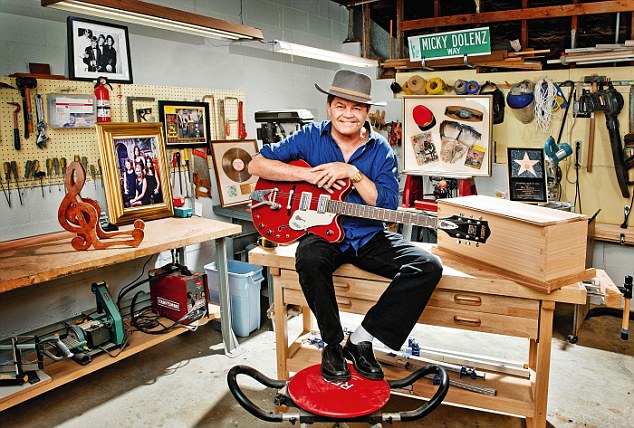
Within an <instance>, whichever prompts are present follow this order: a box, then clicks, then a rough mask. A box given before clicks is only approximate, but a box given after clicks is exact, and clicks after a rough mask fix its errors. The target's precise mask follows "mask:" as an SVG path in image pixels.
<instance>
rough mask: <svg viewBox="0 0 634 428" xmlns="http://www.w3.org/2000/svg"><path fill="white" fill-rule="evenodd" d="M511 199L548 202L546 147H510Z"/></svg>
mask: <svg viewBox="0 0 634 428" xmlns="http://www.w3.org/2000/svg"><path fill="white" fill-rule="evenodd" d="M507 153H508V157H507V159H508V170H509V173H508V177H509V199H510V200H511V201H517V202H533V203H546V202H548V192H547V188H546V179H547V177H546V164H545V163H544V162H545V160H544V149H521V148H508V149H507Z"/></svg>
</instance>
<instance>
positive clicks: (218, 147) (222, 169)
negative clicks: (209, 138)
mask: <svg viewBox="0 0 634 428" xmlns="http://www.w3.org/2000/svg"><path fill="white" fill-rule="evenodd" d="M257 151H258V146H257V142H256V141H255V140H230V141H229V140H227V141H213V142H212V143H211V157H212V158H213V161H214V171H215V172H216V180H217V182H218V193H219V195H220V205H221V206H222V207H223V208H224V207H227V206H231V205H239V204H243V203H245V202H248V201H249V200H250V199H251V198H250V195H251V192H252V191H253V189H255V183H256V182H257V177H255V176H252V175H251V174H249V171H248V166H249V162H251V159H252V158H253V156H254V155H255V154H256V153H257Z"/></svg>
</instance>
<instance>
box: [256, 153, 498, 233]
mask: <svg viewBox="0 0 634 428" xmlns="http://www.w3.org/2000/svg"><path fill="white" fill-rule="evenodd" d="M289 164H290V165H296V166H304V167H307V168H309V167H310V165H308V164H307V163H306V162H304V161H302V160H296V161H292V162H290V163H289ZM345 181H346V185H345V187H344V188H342V189H341V190H336V189H333V190H334V193H332V194H330V193H328V192H326V191H325V190H323V189H321V188H318V187H316V186H313V185H312V184H310V183H306V182H290V183H289V182H282V181H269V180H265V179H263V178H260V179H258V182H257V183H256V185H255V190H254V191H253V192H251V200H252V202H251V216H252V217H253V224H254V225H255V227H256V229H257V230H258V232H259V233H260V234H261V235H262V236H263V237H265V238H266V239H268V240H269V241H272V242H275V243H278V244H290V243H292V242H294V241H296V240H298V239H299V238H301V237H302V236H304V235H305V234H307V233H314V234H316V235H319V236H321V237H322V238H324V239H326V240H327V241H328V242H340V241H342V240H343V238H344V231H343V228H342V227H341V224H340V219H339V216H341V215H344V216H350V217H362V218H369V219H374V220H380V221H385V222H388V223H407V224H414V225H416V226H422V227H429V228H438V229H440V230H442V231H444V232H445V233H447V234H448V235H449V236H452V237H454V238H457V239H462V240H465V241H474V242H476V243H480V242H482V243H484V242H486V240H487V238H488V237H489V235H491V230H490V229H489V226H488V223H487V222H486V221H484V220H479V219H471V218H464V217H460V216H457V215H454V216H451V217H448V218H444V219H438V218H437V217H434V216H430V215H427V214H422V213H415V212H409V211H396V210H388V209H385V208H377V207H372V206H368V205H361V204H353V203H350V202H344V201H343V199H345V197H346V195H347V194H348V193H349V192H350V191H351V189H352V185H351V183H350V180H345Z"/></svg>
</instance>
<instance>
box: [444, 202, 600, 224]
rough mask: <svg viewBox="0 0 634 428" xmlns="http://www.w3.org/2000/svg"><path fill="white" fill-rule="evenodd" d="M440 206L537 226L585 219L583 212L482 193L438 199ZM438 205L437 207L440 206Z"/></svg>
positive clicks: (586, 218)
mask: <svg viewBox="0 0 634 428" xmlns="http://www.w3.org/2000/svg"><path fill="white" fill-rule="evenodd" d="M438 204H439V206H440V207H442V205H444V204H446V205H453V206H457V207H465V208H470V209H473V210H476V211H481V212H483V213H487V214H489V215H490V214H496V215H500V216H505V217H510V218H513V219H515V220H519V221H523V222H527V223H532V224H535V225H538V226H550V225H553V224H557V223H569V222H575V221H587V220H588V217H587V216H586V215H584V214H575V213H571V212H568V211H561V210H556V209H552V208H546V207H542V206H538V205H530V204H524V203H521V202H514V201H509V200H507V199H501V198H494V197H491V196H484V195H471V196H461V197H458V198H449V199H438ZM440 207H439V208H440Z"/></svg>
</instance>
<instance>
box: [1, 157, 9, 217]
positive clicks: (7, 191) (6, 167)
mask: <svg viewBox="0 0 634 428" xmlns="http://www.w3.org/2000/svg"><path fill="white" fill-rule="evenodd" d="M8 164H9V162H5V163H4V175H5V177H6V179H7V188H6V189H5V188H4V184H3V183H2V178H0V184H1V185H2V193H4V197H5V199H6V200H7V203H8V204H9V208H11V189H9V165H8Z"/></svg>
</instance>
